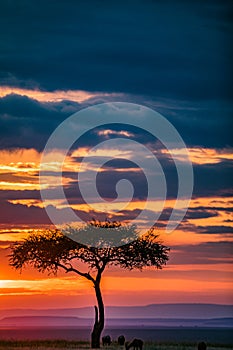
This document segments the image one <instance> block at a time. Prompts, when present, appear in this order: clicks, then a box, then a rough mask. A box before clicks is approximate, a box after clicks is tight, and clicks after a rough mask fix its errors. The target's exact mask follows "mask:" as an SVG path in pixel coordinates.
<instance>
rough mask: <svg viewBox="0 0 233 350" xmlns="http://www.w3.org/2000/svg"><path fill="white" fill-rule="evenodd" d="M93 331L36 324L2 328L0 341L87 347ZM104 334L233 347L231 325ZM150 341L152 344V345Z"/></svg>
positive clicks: (113, 330)
mask: <svg viewBox="0 0 233 350" xmlns="http://www.w3.org/2000/svg"><path fill="white" fill-rule="evenodd" d="M90 333H91V329H90V328H85V327H83V328H78V329H77V328H34V327H31V328H24V329H19V328H16V329H12V328H11V329H0V342H1V343H2V344H5V346H6V343H4V341H6V340H7V341H9V340H11V341H12V342H14V341H16V342H20V343H21V344H23V342H22V341H26V340H27V341H36V340H38V339H40V341H47V340H48V339H50V340H51V344H52V343H53V344H56V343H57V344H58V343H59V342H58V341H57V339H63V341H64V342H65V343H66V344H68V348H73V346H72V343H69V342H72V341H73V342H79V344H81V343H80V342H82V346H83V345H85V346H84V347H88V341H89V339H90ZM104 334H109V335H110V336H111V338H112V339H113V340H116V339H117V337H118V336H119V335H120V334H124V335H125V337H126V339H127V340H130V339H132V338H136V337H137V338H141V339H143V340H144V341H145V342H147V346H146V347H145V349H146V348H148V349H152V348H153V349H166V347H165V348H164V347H162V348H161V347H158V346H159V344H173V346H174V345H175V344H180V345H179V347H176V348H174V347H173V348H169V347H167V349H183V350H184V349H195V347H194V346H195V344H197V342H198V341H200V340H205V341H206V342H207V343H208V344H212V345H215V347H216V348H219V347H220V346H222V347H223V346H224V347H227V348H228V349H229V348H231V349H233V336H232V329H230V328H229V329H223V328H198V327H192V328H183V327H179V328H144V327H141V328H124V329H122V328H107V329H105V331H104V333H103V335H104ZM59 344H60V343H59ZM151 344H153V346H152V345H151ZM182 344H190V345H191V348H189V347H187V346H186V347H184V345H182ZM19 345H20V344H19ZM148 346H149V347H148ZM164 346H165V345H164ZM167 346H168V345H167ZM177 346H178V345H177ZM182 346H183V347H182ZM74 347H75V348H77V347H79V346H77V345H75V346H74ZM5 349H6V347H5ZM111 349H112V348H111V347H108V348H107V350H111ZM113 349H114V348H113ZM208 350H209V348H208Z"/></svg>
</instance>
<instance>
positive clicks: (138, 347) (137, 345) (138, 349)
mask: <svg viewBox="0 0 233 350" xmlns="http://www.w3.org/2000/svg"><path fill="white" fill-rule="evenodd" d="M142 347H143V341H142V340H141V339H134V340H132V341H131V342H126V343H125V350H129V349H130V348H133V350H142Z"/></svg>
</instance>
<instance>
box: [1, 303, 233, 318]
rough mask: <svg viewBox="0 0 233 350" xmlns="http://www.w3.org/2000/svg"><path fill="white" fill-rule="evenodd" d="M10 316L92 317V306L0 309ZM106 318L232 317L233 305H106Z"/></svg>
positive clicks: (4, 315) (3, 315)
mask: <svg viewBox="0 0 233 350" xmlns="http://www.w3.org/2000/svg"><path fill="white" fill-rule="evenodd" d="M11 316H60V317H64V316H65V317H85V318H91V319H93V317H94V308H93V307H84V308H74V309H71V308H70V309H38V310H37V309H8V310H0V319H1V318H3V317H11ZM106 317H107V318H120V319H125V318H136V319H138V318H143V319H144V318H179V319H207V318H208V319H212V318H228V317H233V305H219V304H151V305H146V306H107V307H106Z"/></svg>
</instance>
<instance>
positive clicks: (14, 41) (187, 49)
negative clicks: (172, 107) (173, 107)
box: [0, 0, 231, 99]
mask: <svg viewBox="0 0 233 350" xmlns="http://www.w3.org/2000/svg"><path fill="white" fill-rule="evenodd" d="M229 6H230V5H228V3H226V2H224V3H222V2H220V1H217V2H215V3H214V4H212V5H210V4H209V2H208V3H205V4H203V3H200V2H195V1H189V2H188V3H186V2H184V1H176V3H174V2H172V1H168V2H151V1H147V2H146V4H143V3H142V2H141V1H134V5H133V6H132V4H131V2H130V1H126V2H123V1H120V2H119V1H118V2H117V3H108V2H106V1H104V2H101V3H98V5H97V4H96V5H94V4H93V3H92V2H91V5H90V3H89V1H87V2H85V3H82V4H77V3H76V2H73V1H69V2H68V3H67V2H66V1H58V2H57V3H56V6H54V4H53V3H48V2H46V1H42V2H41V5H40V7H35V6H33V5H32V3H31V2H30V1H28V0H25V1H22V2H20V3H18V4H17V5H15V4H14V5H13V3H11V2H8V1H6V0H5V1H3V2H2V4H1V21H0V23H1V31H0V32H1V33H2V34H1V35H2V37H1V42H2V52H3V53H4V54H3V55H2V56H1V61H0V66H1V67H2V70H1V76H2V81H3V82H5V84H12V85H14V84H15V85H16V84H18V85H20V86H30V87H31V86H33V87H38V86H40V87H42V88H43V89H46V90H56V89H58V88H60V89H64V90H66V89H81V90H85V91H108V92H112V91H115V92H125V93H136V94H149V95H153V96H156V95H158V94H159V95H162V96H164V95H165V96H176V97H178V96H179V97H180V96H182V97H184V96H185V97H191V98H192V99H193V98H194V99H196V98H198V99H199V98H201V99H202V98H205V97H207V98H210V99H215V98H219V97H220V98H221V97H224V98H225V96H228V95H229V92H230V91H231V89H230V86H229V84H230V81H231V80H230V79H229V77H228V74H227V72H229V71H230V69H231V67H230V66H231V65H230V62H231V61H230V60H229V58H228V56H229V55H230V52H228V51H230V50H227V49H226V46H227V43H229V42H228V41H227V40H230V39H229V36H230V25H229V20H228V12H229ZM45 13H46V16H44V14H45ZM24 18H27V21H25V20H24ZM139 24H140V25H139ZM168 24H169V25H168ZM223 27H224V30H222V28H223ZM25 33H27V36H25ZM225 52H226V55H224V53H225Z"/></svg>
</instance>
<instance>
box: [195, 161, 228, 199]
mask: <svg viewBox="0 0 233 350" xmlns="http://www.w3.org/2000/svg"><path fill="white" fill-rule="evenodd" d="M193 170H194V190H193V196H194V197H198V196H214V195H216V196H223V197H227V196H231V195H232V192H233V188H232V178H233V164H232V161H226V160H225V161H222V162H219V163H217V164H205V165H194V167H193Z"/></svg>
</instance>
